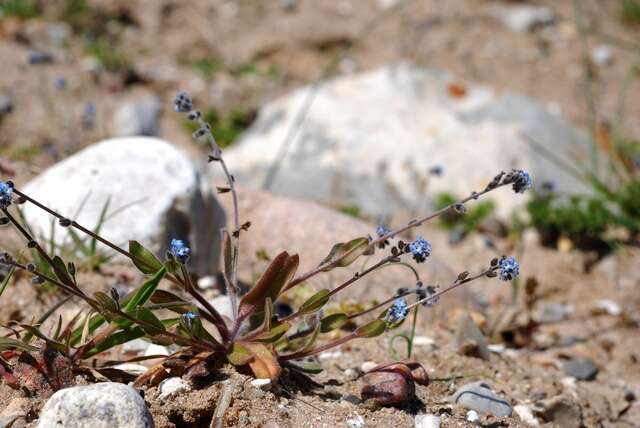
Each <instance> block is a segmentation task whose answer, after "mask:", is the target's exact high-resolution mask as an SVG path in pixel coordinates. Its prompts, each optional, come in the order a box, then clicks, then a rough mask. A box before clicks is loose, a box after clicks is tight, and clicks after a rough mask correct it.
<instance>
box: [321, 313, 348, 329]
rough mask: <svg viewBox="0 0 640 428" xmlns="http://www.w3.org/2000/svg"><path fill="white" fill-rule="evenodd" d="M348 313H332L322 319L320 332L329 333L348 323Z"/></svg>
mask: <svg viewBox="0 0 640 428" xmlns="http://www.w3.org/2000/svg"><path fill="white" fill-rule="evenodd" d="M347 320H348V318H347V314H331V315H327V316H326V317H324V318H322V319H321V320H320V332H322V333H328V332H330V331H332V330H335V329H337V328H340V327H342V326H343V325H345V324H346V322H347Z"/></svg>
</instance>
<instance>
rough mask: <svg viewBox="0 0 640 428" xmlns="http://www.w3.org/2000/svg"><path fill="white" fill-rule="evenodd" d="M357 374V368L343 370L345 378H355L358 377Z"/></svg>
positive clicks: (358, 374)
mask: <svg viewBox="0 0 640 428" xmlns="http://www.w3.org/2000/svg"><path fill="white" fill-rule="evenodd" d="M358 376H360V373H358V370H356V369H353V368H348V369H346V370H345V371H344V377H345V378H346V379H347V380H356V379H358Z"/></svg>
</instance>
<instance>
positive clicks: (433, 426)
mask: <svg viewBox="0 0 640 428" xmlns="http://www.w3.org/2000/svg"><path fill="white" fill-rule="evenodd" d="M413 423H414V426H415V428H440V416H437V415H416V417H415V418H414V420H413Z"/></svg>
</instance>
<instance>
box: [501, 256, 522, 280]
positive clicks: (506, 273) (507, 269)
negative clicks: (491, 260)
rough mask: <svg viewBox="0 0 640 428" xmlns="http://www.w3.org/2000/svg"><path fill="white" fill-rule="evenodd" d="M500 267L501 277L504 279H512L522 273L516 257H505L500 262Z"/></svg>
mask: <svg viewBox="0 0 640 428" xmlns="http://www.w3.org/2000/svg"><path fill="white" fill-rule="evenodd" d="M498 268H499V269H500V272H499V275H500V279H501V280H503V281H511V280H512V279H514V278H517V277H518V275H520V265H519V264H518V262H517V261H516V259H515V257H504V258H502V259H501V260H500V262H499V264H498Z"/></svg>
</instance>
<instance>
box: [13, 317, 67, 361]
mask: <svg viewBox="0 0 640 428" xmlns="http://www.w3.org/2000/svg"><path fill="white" fill-rule="evenodd" d="M20 327H22V328H23V329H25V330H27V331H28V332H29V333H31V334H32V335H34V336H36V337H37V338H39V339H42V340H44V341H45V343H46V344H47V346H49V347H50V348H53V349H55V350H56V351H58V352H61V353H63V354H66V353H67V348H66V346H65V345H64V343H60V342H56V341H55V340H52V339H49V338H48V337H47V336H46V335H45V334H44V333H42V332H41V331H40V330H38V329H37V328H36V327H34V326H32V325H28V324H20Z"/></svg>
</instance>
